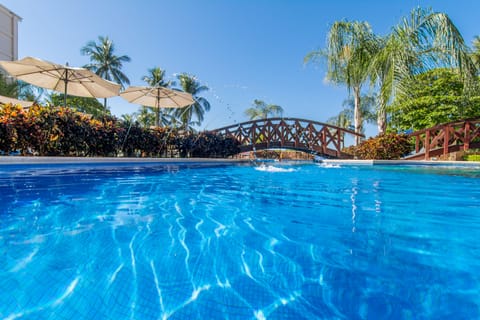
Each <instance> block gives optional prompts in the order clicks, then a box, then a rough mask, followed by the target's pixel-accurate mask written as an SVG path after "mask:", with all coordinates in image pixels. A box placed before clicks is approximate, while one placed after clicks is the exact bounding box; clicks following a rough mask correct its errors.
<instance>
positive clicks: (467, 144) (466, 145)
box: [463, 121, 470, 150]
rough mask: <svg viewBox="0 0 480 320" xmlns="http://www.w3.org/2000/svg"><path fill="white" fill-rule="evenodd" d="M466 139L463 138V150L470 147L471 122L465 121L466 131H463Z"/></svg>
mask: <svg viewBox="0 0 480 320" xmlns="http://www.w3.org/2000/svg"><path fill="white" fill-rule="evenodd" d="M463 135H464V138H463V139H464V140H463V150H468V149H470V122H468V121H466V122H465V131H464V133H463Z"/></svg>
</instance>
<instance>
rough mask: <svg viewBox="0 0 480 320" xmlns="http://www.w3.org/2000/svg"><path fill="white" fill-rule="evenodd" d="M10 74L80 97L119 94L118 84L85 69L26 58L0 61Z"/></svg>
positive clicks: (100, 96) (101, 96)
mask: <svg viewBox="0 0 480 320" xmlns="http://www.w3.org/2000/svg"><path fill="white" fill-rule="evenodd" d="M0 66H1V67H2V68H3V69H4V70H5V71H7V72H8V73H9V74H10V75H11V76H13V77H15V78H17V79H20V80H23V81H25V82H28V83H30V84H33V85H36V86H38V87H42V88H45V89H51V90H54V91H58V92H62V93H64V94H65V100H64V103H65V105H66V104H67V94H70V95H73V96H80V97H91V98H109V97H113V96H118V93H119V91H120V85H119V84H116V83H113V82H111V81H107V80H104V79H102V78H100V77H99V76H97V75H96V74H95V73H93V72H92V71H90V70H88V69H85V68H75V67H70V66H68V64H67V65H61V64H56V63H53V62H49V61H45V60H40V59H37V58H32V57H26V58H23V59H21V60H17V61H0Z"/></svg>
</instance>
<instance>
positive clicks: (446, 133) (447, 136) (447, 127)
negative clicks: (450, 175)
mask: <svg viewBox="0 0 480 320" xmlns="http://www.w3.org/2000/svg"><path fill="white" fill-rule="evenodd" d="M443 131H444V133H443V156H444V157H446V156H447V154H448V146H449V141H450V125H448V124H447V125H445V126H444V128H443Z"/></svg>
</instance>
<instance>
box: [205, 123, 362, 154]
mask: <svg viewBox="0 0 480 320" xmlns="http://www.w3.org/2000/svg"><path fill="white" fill-rule="evenodd" d="M211 132H213V133H217V134H221V135H223V136H225V137H232V138H234V139H236V140H237V141H238V142H239V143H240V152H248V151H255V150H264V149H277V148H281V149H292V150H299V151H304V152H307V153H312V154H317V155H322V156H326V157H332V158H351V156H349V155H347V154H345V153H344V152H342V149H343V147H344V146H345V137H346V135H351V136H352V139H349V140H352V143H353V141H354V137H355V136H357V135H358V134H356V133H355V132H354V131H352V130H348V129H344V128H340V127H336V126H333V125H330V124H326V123H322V122H318V121H313V120H305V119H297V118H268V119H261V120H251V121H247V122H242V123H238V124H234V125H231V126H228V127H223V128H219V129H215V130H211ZM358 136H361V137H364V136H363V135H358Z"/></svg>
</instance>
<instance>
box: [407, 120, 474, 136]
mask: <svg viewBox="0 0 480 320" xmlns="http://www.w3.org/2000/svg"><path fill="white" fill-rule="evenodd" d="M465 122H473V123H477V122H478V123H480V118H469V119H465V120H457V121H452V122H445V123H441V124H438V125H436V126H434V127H430V128H426V129H422V130H418V131H415V132H412V133H409V134H408V135H409V136H411V137H414V136H418V135H421V134H423V133H426V132H427V131H433V130H438V129H442V128H445V126H454V125H461V124H464V123H465Z"/></svg>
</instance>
